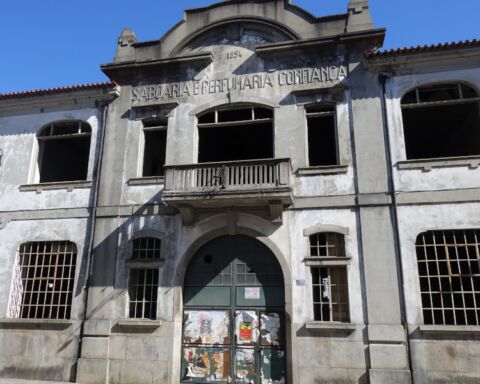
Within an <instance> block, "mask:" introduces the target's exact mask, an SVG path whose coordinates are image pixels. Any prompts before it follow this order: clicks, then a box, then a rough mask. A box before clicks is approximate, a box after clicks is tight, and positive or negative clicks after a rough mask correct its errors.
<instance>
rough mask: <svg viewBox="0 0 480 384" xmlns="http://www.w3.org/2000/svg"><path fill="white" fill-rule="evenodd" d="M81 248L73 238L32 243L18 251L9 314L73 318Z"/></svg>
mask: <svg viewBox="0 0 480 384" xmlns="http://www.w3.org/2000/svg"><path fill="white" fill-rule="evenodd" d="M76 260H77V247H76V246H75V244H74V243H72V242H70V241H40V242H28V243H24V244H22V245H21V246H20V249H19V251H18V254H17V257H16V261H15V267H14V276H13V283H12V291H11V294H10V305H9V314H8V315H9V317H12V318H23V319H70V314H71V307H72V293H73V287H74V283H75V265H76Z"/></svg>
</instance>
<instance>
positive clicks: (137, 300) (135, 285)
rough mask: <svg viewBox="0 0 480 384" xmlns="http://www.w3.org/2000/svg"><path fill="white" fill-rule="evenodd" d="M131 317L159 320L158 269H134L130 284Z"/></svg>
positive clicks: (131, 272) (131, 273) (131, 271)
mask: <svg viewBox="0 0 480 384" xmlns="http://www.w3.org/2000/svg"><path fill="white" fill-rule="evenodd" d="M128 295H129V299H130V302H129V306H130V308H129V317H130V318H131V319H150V320H155V319H156V318H157V297H158V269H132V270H130V279H129V284H128Z"/></svg>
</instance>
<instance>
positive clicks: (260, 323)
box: [181, 235, 287, 384]
mask: <svg viewBox="0 0 480 384" xmlns="http://www.w3.org/2000/svg"><path fill="white" fill-rule="evenodd" d="M183 302H184V312H183V335H182V374H181V381H182V382H184V383H212V382H215V383H252V384H281V383H285V382H286V377H287V376H286V372H285V371H286V369H285V366H286V365H285V360H286V359H285V357H286V353H285V352H286V351H285V315H284V308H285V288H284V280H283V274H282V269H281V267H280V265H279V263H278V261H277V259H276V258H275V256H274V255H273V253H272V252H271V251H270V250H269V249H268V248H267V247H266V246H265V245H264V244H263V243H261V242H260V241H258V240H255V239H253V238H251V237H247V236H242V235H238V236H222V237H218V238H216V239H214V240H212V241H210V242H209V243H207V244H205V245H204V246H203V247H201V248H200V249H199V250H198V251H197V253H196V254H195V255H194V257H193V258H192V260H191V262H190V264H189V266H188V268H187V271H186V275H185V281H184V291H183Z"/></svg>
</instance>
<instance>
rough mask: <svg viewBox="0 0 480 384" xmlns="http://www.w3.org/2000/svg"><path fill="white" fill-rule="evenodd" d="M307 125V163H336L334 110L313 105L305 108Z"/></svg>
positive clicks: (311, 164)
mask: <svg viewBox="0 0 480 384" xmlns="http://www.w3.org/2000/svg"><path fill="white" fill-rule="evenodd" d="M306 112H307V125H308V164H309V165H310V166H322V165H338V150H337V130H336V124H335V110H334V108H332V107H325V106H313V107H309V108H307V109H306Z"/></svg>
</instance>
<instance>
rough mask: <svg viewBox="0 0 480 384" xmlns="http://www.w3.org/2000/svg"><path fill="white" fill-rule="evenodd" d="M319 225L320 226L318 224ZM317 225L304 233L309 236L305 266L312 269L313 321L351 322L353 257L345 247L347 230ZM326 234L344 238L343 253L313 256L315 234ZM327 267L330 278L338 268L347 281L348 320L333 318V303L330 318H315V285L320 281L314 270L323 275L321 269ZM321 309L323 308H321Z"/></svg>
mask: <svg viewBox="0 0 480 384" xmlns="http://www.w3.org/2000/svg"><path fill="white" fill-rule="evenodd" d="M316 227H318V226H316ZM316 227H313V228H312V229H310V230H305V231H304V235H305V236H306V237H307V241H308V256H306V257H305V258H304V263H305V266H307V267H309V268H308V269H309V270H310V273H309V275H310V282H311V284H310V285H311V289H310V294H311V295H312V296H311V298H312V300H311V313H312V318H313V323H318V324H351V312H350V309H351V303H350V292H349V289H350V285H349V276H348V275H349V265H350V264H351V257H349V256H347V254H346V253H347V252H346V248H345V238H346V235H347V234H348V231H347V230H345V231H344V230H341V229H340V228H339V230H337V229H336V226H329V227H331V228H330V230H315V229H316ZM322 234H325V236H328V235H329V234H332V235H335V237H336V238H341V239H342V244H341V247H342V250H343V252H342V253H343V255H328V256H321V255H317V256H313V255H312V254H311V247H312V244H311V241H312V238H313V237H314V236H318V235H322ZM325 247H327V248H328V241H326V245H325ZM322 269H326V270H327V273H328V276H329V278H330V275H331V270H333V269H336V270H342V271H343V274H344V281H345V284H344V286H345V288H344V289H345V291H344V295H345V296H346V301H345V303H342V304H343V305H346V307H347V308H346V314H347V318H346V320H332V311H331V305H330V320H321V319H317V318H315V312H316V311H315V305H318V303H315V300H314V299H315V297H314V289H315V287H317V286H319V283H318V282H315V281H314V270H318V272H317V273H318V276H320V275H321V270H322ZM331 296H332V295H330V297H329V303H331V298H332V297H331ZM320 310H321V309H320Z"/></svg>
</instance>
